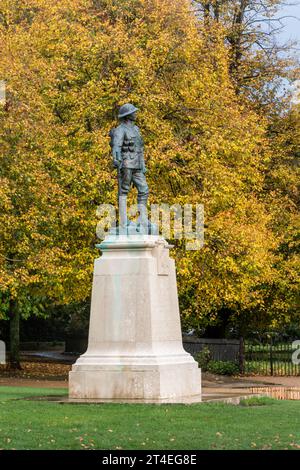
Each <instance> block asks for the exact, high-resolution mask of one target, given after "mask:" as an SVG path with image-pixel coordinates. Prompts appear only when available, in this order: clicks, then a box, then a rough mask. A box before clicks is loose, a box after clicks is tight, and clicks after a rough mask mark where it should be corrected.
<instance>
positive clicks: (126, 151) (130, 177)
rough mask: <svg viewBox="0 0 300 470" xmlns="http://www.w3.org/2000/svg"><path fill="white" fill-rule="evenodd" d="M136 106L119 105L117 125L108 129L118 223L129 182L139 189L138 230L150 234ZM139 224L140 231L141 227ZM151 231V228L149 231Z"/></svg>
mask: <svg viewBox="0 0 300 470" xmlns="http://www.w3.org/2000/svg"><path fill="white" fill-rule="evenodd" d="M137 111H138V109H137V108H136V107H135V106H133V105H132V104H130V103H127V104H124V105H123V106H121V107H120V110H119V115H118V118H119V120H120V125H119V126H118V127H116V128H114V129H112V130H111V131H110V137H111V147H112V155H113V165H114V168H117V169H118V183H119V189H118V196H119V224H120V226H121V227H123V228H126V227H127V226H128V222H127V195H128V192H129V190H130V187H131V185H133V186H135V187H136V188H137V191H138V197H137V200H138V209H139V213H140V217H139V224H138V226H137V231H143V232H144V233H145V231H146V233H149V230H150V229H151V224H150V223H149V221H148V219H147V200H148V196H149V189H148V185H147V181H146V177H145V173H146V171H147V170H146V166H145V160H144V142H143V139H142V136H141V134H140V130H139V128H138V127H137V126H136V125H135V120H136V113H137ZM141 227H142V228H143V230H141ZM150 231H151V230H150Z"/></svg>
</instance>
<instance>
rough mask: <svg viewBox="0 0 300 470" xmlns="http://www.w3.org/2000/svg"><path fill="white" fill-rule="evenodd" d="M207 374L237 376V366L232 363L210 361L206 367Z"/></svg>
mask: <svg viewBox="0 0 300 470" xmlns="http://www.w3.org/2000/svg"><path fill="white" fill-rule="evenodd" d="M206 370H207V371H208V372H211V373H212V374H218V375H238V374H239V366H238V365H237V364H236V363H235V362H232V361H210V362H209V363H208V365H207V369H206Z"/></svg>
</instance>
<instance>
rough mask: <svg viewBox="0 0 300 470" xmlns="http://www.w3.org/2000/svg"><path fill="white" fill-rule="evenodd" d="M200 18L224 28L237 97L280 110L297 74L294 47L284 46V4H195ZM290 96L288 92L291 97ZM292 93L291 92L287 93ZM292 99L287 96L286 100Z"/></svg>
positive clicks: (213, 0)
mask: <svg viewBox="0 0 300 470" xmlns="http://www.w3.org/2000/svg"><path fill="white" fill-rule="evenodd" d="M193 4H194V7H195V11H196V14H197V15H198V16H199V17H200V19H204V21H205V23H206V25H207V27H209V26H210V24H211V23H216V24H219V25H222V27H223V28H224V29H225V38H224V40H225V44H226V45H227V47H228V50H229V53H230V61H229V69H230V74H231V77H232V80H233V83H234V84H235V88H236V91H237V93H240V94H242V99H244V100H245V99H247V101H248V104H250V105H252V106H255V107H256V109H257V110H258V111H262V112H263V113H271V114H274V112H275V111H276V112H278V111H282V109H283V108H284V107H285V106H286V100H284V99H283V95H284V89H285V92H287V89H286V83H287V82H288V81H293V80H294V79H296V78H297V76H298V70H299V68H298V66H299V60H297V57H296V55H295V53H294V52H295V47H296V44H295V43H293V42H292V41H287V42H282V41H281V40H280V39H278V37H279V33H280V32H281V31H282V30H283V29H284V27H285V18H286V15H284V14H283V13H282V7H283V6H284V5H285V4H286V3H285V2H284V1H283V0H210V1H205V0H204V1H202V0H194V1H193ZM287 94H288V93H287ZM288 95H289V94H288ZM288 99H289V96H288Z"/></svg>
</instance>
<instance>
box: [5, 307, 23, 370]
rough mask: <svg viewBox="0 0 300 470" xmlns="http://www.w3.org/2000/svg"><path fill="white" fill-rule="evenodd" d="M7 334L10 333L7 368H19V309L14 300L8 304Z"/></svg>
mask: <svg viewBox="0 0 300 470" xmlns="http://www.w3.org/2000/svg"><path fill="white" fill-rule="evenodd" d="M9 318H10V323H9V328H10V329H9V335H10V354H9V363H8V367H9V369H13V370H18V369H19V370H20V369H21V364H20V311H19V309H18V303H17V301H16V300H12V299H11V300H10V305H9Z"/></svg>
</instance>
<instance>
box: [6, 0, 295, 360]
mask: <svg viewBox="0 0 300 470" xmlns="http://www.w3.org/2000/svg"><path fill="white" fill-rule="evenodd" d="M190 7H191V3H190V1H189V0H124V1H122V2H120V1H117V0H93V1H92V0H54V1H52V2H51V3H50V2H48V1H46V0H22V1H18V2H16V1H12V2H11V1H10V2H8V1H3V2H2V4H1V7H0V13H1V14H0V24H1V26H0V38H1V43H2V44H3V48H2V49H1V61H0V75H1V78H2V79H4V80H5V81H6V84H7V106H6V107H5V108H3V109H2V110H1V116H0V119H1V127H0V141H1V155H0V157H1V174H0V177H1V189H0V194H1V209H2V211H1V214H2V220H1V228H0V230H1V241H0V256H1V267H0V281H1V296H2V297H1V298H3V303H2V311H3V312H4V311H5V312H7V313H5V314H6V315H8V316H9V317H10V319H11V322H10V323H11V326H12V343H13V344H15V346H13V351H15V353H14V354H13V357H12V360H13V362H14V363H15V365H18V364H17V363H18V358H17V349H18V347H17V338H18V328H17V326H18V318H19V315H23V316H24V315H25V316H26V315H29V314H30V313H34V314H38V313H39V312H40V310H41V311H42V310H43V306H45V305H47V302H50V303H53V302H56V303H71V302H75V301H76V302H80V301H83V300H86V299H87V298H88V297H89V295H90V286H91V274H92V268H93V258H94V257H95V256H96V253H97V252H96V251H95V249H94V245H95V242H96V236H95V228H96V224H97V219H96V215H95V210H96V207H97V206H98V205H99V204H100V203H115V202H116V193H117V191H116V189H117V188H116V186H117V181H116V175H115V174H114V172H113V170H112V165H111V156H110V147H109V136H108V133H109V130H110V128H111V127H112V126H113V125H115V123H116V120H115V118H116V111H117V109H118V106H119V105H120V104H123V103H125V102H128V101H130V102H133V103H134V104H135V105H137V106H138V107H139V108H141V110H142V112H141V113H140V115H139V126H140V127H141V129H142V133H143V135H144V136H145V140H146V160H147V167H148V169H149V171H148V180H149V186H150V190H151V188H155V192H154V191H153V193H152V194H151V195H150V202H153V203H161V202H167V203H169V204H174V203H179V204H184V203H192V204H196V203H203V204H204V207H205V217H206V224H207V229H206V233H205V245H204V247H203V249H201V250H199V251H195V252H189V251H186V250H185V246H184V243H182V242H180V241H178V242H177V241H176V250H174V252H175V256H176V259H177V268H178V283H179V297H180V306H181V312H182V318H183V320H184V323H185V324H186V325H187V324H198V325H199V324H202V325H204V326H207V325H209V324H217V323H218V322H219V321H220V320H222V318H221V316H222V315H223V314H224V312H227V313H226V315H227V316H229V317H230V319H236V318H243V322H242V323H243V325H245V324H247V323H248V324H249V318H251V315H252V317H253V318H254V313H255V312H257V324H260V325H265V324H269V323H270V322H271V321H272V320H273V317H272V312H273V310H272V309H273V307H272V303H270V301H269V300H268V302H267V300H266V296H265V290H264V287H263V286H267V288H268V286H270V285H271V283H272V282H273V280H274V277H276V276H277V273H278V271H276V263H277V261H278V259H277V251H278V249H279V245H280V243H281V238H280V237H279V238H278V237H277V235H276V231H274V229H273V227H272V220H273V219H272V218H273V217H274V215H273V211H272V210H270V208H269V206H268V204H266V199H265V198H264V197H262V195H263V194H264V191H265V187H266V181H265V175H266V174H267V173H268V171H269V170H268V168H269V162H270V159H271V158H272V151H273V150H272V147H271V146H270V143H269V137H268V134H267V130H268V122H267V120H266V119H265V118H263V117H258V115H257V114H256V112H255V111H254V110H253V109H251V108H249V106H245V104H244V103H243V100H242V99H241V96H240V95H237V93H236V87H235V84H234V83H233V81H232V73H231V65H230V64H231V55H230V52H229V50H228V47H227V45H226V40H225V38H226V28H225V27H223V26H222V25H220V24H215V23H212V24H210V25H209V28H208V27H207V26H206V25H205V24H204V23H201V22H200V23H199V19H198V18H197V17H196V16H195V15H194V12H193V11H191V8H190ZM158 181H159V184H158V183H157V182H158ZM131 200H133V194H131V195H130V201H131ZM130 201H129V202H130ZM288 290H289V286H288V285H287V286H286V287H285V292H286V291H288ZM28 305H29V307H28ZM26 306H27V307H26ZM32 306H34V309H33V312H32V310H30V308H32ZM16 312H17V313H16ZM220 312H221V313H220ZM14 319H15V320H16V321H14Z"/></svg>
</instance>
